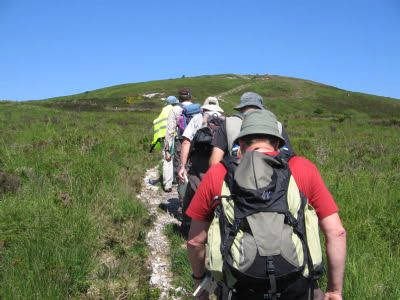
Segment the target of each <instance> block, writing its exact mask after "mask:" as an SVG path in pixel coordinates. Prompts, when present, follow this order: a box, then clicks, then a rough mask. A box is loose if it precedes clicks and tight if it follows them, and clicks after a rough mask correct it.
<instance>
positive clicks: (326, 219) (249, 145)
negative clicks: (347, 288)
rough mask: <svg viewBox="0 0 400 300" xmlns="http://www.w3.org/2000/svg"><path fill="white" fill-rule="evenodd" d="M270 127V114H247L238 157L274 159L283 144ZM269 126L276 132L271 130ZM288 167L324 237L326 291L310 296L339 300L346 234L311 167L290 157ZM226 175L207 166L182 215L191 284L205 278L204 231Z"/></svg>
mask: <svg viewBox="0 0 400 300" xmlns="http://www.w3.org/2000/svg"><path fill="white" fill-rule="evenodd" d="M254 120H267V121H266V122H268V124H269V125H268V126H270V128H269V129H268V130H266V131H263V130H260V126H255V125H254ZM261 122H263V121H261ZM272 124H276V119H275V117H274V116H273V114H272V113H270V112H268V111H266V110H257V111H254V112H251V113H249V114H248V115H247V116H246V117H245V119H244V121H243V124H242V127H241V132H240V135H239V144H240V150H241V153H242V154H244V153H245V152H248V151H259V152H262V153H264V154H265V155H271V156H276V155H278V154H279V152H278V151H277V149H278V148H279V145H280V144H281V142H282V141H283V142H284V140H283V138H282V136H281V135H280V134H279V130H278V128H277V126H276V125H272ZM258 125H259V124H258ZM271 126H275V127H276V128H272V130H271ZM261 128H262V126H261ZM266 133H268V134H266ZM288 164H289V169H290V171H291V173H292V176H293V177H294V179H295V181H296V183H297V186H298V188H299V190H300V191H301V192H302V193H303V194H304V195H305V196H306V198H307V199H308V202H309V204H310V205H311V206H312V207H313V208H314V209H315V211H316V213H317V216H318V219H319V226H320V228H321V230H322V232H323V234H324V235H325V243H326V254H327V261H328V289H327V291H326V293H325V295H324V296H322V292H321V291H320V290H319V289H316V290H315V293H314V295H315V296H317V297H318V293H319V299H326V300H327V299H342V287H343V277H344V268H345V258H346V231H345V229H344V228H343V226H342V222H341V220H340V217H339V215H338V207H337V205H336V203H335V201H334V199H333V197H332V195H331V194H330V192H329V191H328V189H327V187H326V186H325V184H324V181H323V180H322V178H321V175H320V174H319V171H318V169H317V168H316V166H315V165H314V164H312V163H311V162H310V161H309V160H307V159H306V158H304V157H298V156H294V157H292V158H291V159H290V160H289V163H288ZM226 174H227V170H226V168H225V166H224V165H223V164H222V163H218V164H216V165H213V166H211V167H210V169H209V170H208V172H207V173H206V174H205V176H204V178H203V180H202V182H201V183H200V186H199V188H198V189H197V191H196V194H195V196H194V198H193V200H192V202H191V204H190V206H189V208H188V209H187V211H186V214H187V215H188V216H189V217H191V218H192V224H191V228H190V232H189V240H188V242H187V247H188V256H189V260H190V263H191V267H192V271H193V278H195V280H196V278H202V276H203V275H204V274H205V244H206V242H207V230H208V227H209V225H210V222H211V220H212V218H213V212H214V209H215V207H216V206H217V204H218V201H213V199H214V198H215V197H216V196H221V189H222V184H223V182H224V178H225V175H226ZM199 283H200V281H199V280H197V284H199ZM200 298H201V299H208V295H207V294H206V293H203V294H202V295H201V296H200Z"/></svg>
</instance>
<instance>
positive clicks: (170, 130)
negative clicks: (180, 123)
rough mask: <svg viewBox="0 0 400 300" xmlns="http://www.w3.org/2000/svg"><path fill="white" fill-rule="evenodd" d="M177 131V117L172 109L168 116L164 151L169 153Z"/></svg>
mask: <svg viewBox="0 0 400 300" xmlns="http://www.w3.org/2000/svg"><path fill="white" fill-rule="evenodd" d="M175 131H176V116H175V112H174V109H171V111H170V112H169V115H168V121H167V130H166V132H165V147H164V150H165V151H167V152H169V145H171V144H172V140H173V139H174V137H175Z"/></svg>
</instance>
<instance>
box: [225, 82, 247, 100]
mask: <svg viewBox="0 0 400 300" xmlns="http://www.w3.org/2000/svg"><path fill="white" fill-rule="evenodd" d="M251 85H252V83H244V84H241V85H239V86H237V87H234V88H233V89H230V90H227V91H225V92H222V93H220V94H218V95H217V98H218V99H219V100H220V101H222V102H224V97H225V96H228V95H230V94H233V93H236V92H240V91H242V90H244V89H246V88H248V87H249V86H251Z"/></svg>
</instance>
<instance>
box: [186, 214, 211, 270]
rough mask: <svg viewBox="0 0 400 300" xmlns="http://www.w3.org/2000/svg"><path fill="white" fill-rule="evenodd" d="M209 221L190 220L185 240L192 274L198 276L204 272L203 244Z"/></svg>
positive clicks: (205, 239)
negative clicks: (187, 236) (187, 237)
mask: <svg viewBox="0 0 400 300" xmlns="http://www.w3.org/2000/svg"><path fill="white" fill-rule="evenodd" d="M208 226H209V222H204V221H197V220H192V224H191V225H190V231H189V239H188V242H187V250H188V256H189V262H190V265H191V266H192V271H193V275H194V276H196V277H200V276H202V275H203V274H204V272H205V265H204V263H205V261H204V260H205V255H206V253H205V249H206V247H205V244H206V241H207V230H208Z"/></svg>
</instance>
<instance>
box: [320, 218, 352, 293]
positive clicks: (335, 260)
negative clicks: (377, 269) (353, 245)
mask: <svg viewBox="0 0 400 300" xmlns="http://www.w3.org/2000/svg"><path fill="white" fill-rule="evenodd" d="M320 227H321V230H322V232H323V233H324V235H325V243H326V255H327V257H328V290H327V293H326V294H325V299H342V297H341V294H342V289H343V277H344V269H345V262H346V230H345V229H344V228H343V225H342V222H341V220H340V217H339V215H338V214H337V213H334V214H332V215H330V216H328V217H326V218H323V219H322V220H321V221H320Z"/></svg>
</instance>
